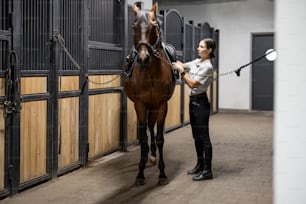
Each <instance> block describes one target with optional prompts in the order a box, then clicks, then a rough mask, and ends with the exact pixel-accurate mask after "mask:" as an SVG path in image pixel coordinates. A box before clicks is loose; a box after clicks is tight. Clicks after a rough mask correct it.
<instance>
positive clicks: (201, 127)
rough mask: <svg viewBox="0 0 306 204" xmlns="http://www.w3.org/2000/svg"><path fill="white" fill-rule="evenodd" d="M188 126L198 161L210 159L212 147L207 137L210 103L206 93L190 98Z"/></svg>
mask: <svg viewBox="0 0 306 204" xmlns="http://www.w3.org/2000/svg"><path fill="white" fill-rule="evenodd" d="M189 115H190V124H191V128H192V136H193V138H194V142H195V148H196V152H197V156H198V158H199V159H201V158H203V152H204V156H205V157H204V158H205V159H208V160H211V159H212V145H211V141H210V137H209V115H210V103H209V101H208V98H207V95H206V92H205V93H202V94H198V95H193V96H190V101H189Z"/></svg>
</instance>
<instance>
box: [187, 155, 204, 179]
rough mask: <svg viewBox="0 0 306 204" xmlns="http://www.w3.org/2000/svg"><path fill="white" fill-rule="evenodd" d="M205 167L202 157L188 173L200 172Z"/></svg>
mask: <svg viewBox="0 0 306 204" xmlns="http://www.w3.org/2000/svg"><path fill="white" fill-rule="evenodd" d="M203 169H204V159H203V158H200V159H198V162H197V165H196V166H195V167H194V168H193V169H191V170H189V171H187V174H188V175H190V174H198V173H200V172H201V171H203Z"/></svg>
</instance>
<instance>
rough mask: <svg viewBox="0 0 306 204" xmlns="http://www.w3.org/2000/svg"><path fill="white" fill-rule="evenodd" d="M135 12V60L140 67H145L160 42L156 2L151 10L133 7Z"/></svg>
mask: <svg viewBox="0 0 306 204" xmlns="http://www.w3.org/2000/svg"><path fill="white" fill-rule="evenodd" d="M133 11H134V13H135V21H134V24H133V28H134V32H135V34H134V45H135V49H136V50H137V62H138V64H139V65H140V67H142V68H145V67H146V66H148V65H149V64H150V63H151V56H150V55H152V54H153V53H156V46H157V44H158V43H159V42H160V41H159V40H160V37H159V27H158V23H157V21H156V12H157V3H155V4H154V6H153V8H152V10H151V11H149V12H146V11H144V10H140V9H139V8H138V7H137V6H134V7H133Z"/></svg>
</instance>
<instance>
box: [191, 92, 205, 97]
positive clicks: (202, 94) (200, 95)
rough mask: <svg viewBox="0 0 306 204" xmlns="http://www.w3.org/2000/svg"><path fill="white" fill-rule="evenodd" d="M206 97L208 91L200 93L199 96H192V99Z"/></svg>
mask: <svg viewBox="0 0 306 204" xmlns="http://www.w3.org/2000/svg"><path fill="white" fill-rule="evenodd" d="M205 96H206V91H205V92H203V93H199V94H195V95H191V96H190V98H191V99H193V98H198V97H205Z"/></svg>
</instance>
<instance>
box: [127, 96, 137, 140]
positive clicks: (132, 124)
mask: <svg viewBox="0 0 306 204" xmlns="http://www.w3.org/2000/svg"><path fill="white" fill-rule="evenodd" d="M127 138H128V143H131V142H135V141H137V115H136V111H135V109H134V102H133V101H131V100H130V99H128V105H127Z"/></svg>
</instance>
